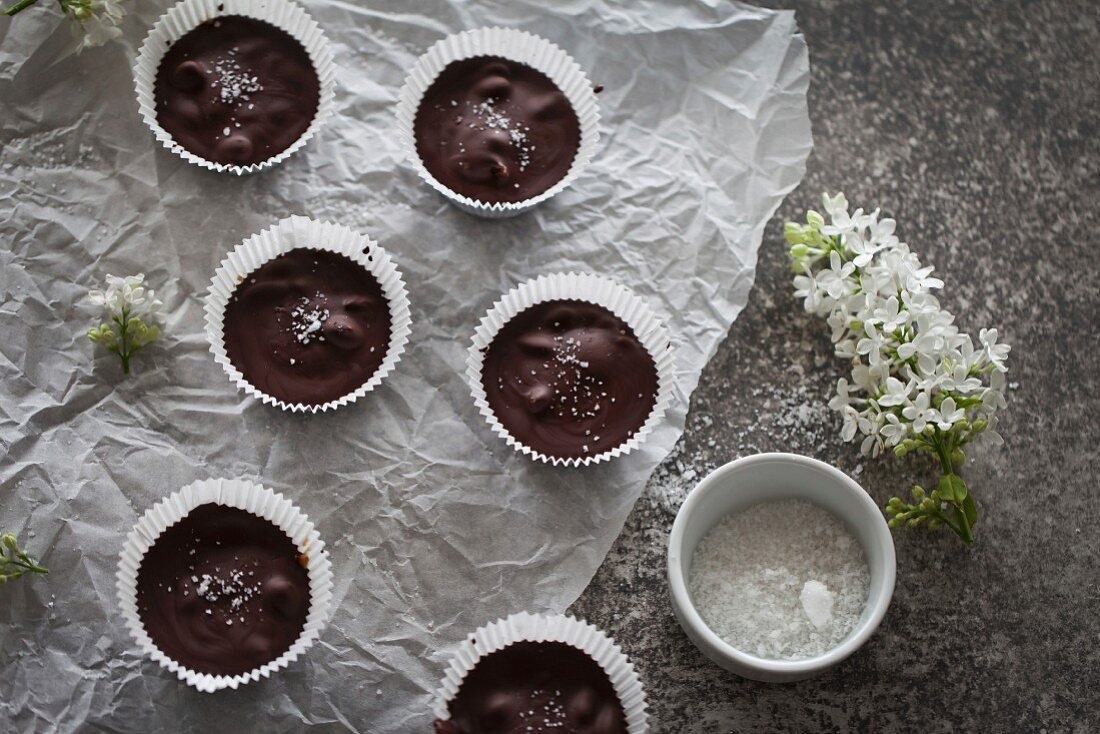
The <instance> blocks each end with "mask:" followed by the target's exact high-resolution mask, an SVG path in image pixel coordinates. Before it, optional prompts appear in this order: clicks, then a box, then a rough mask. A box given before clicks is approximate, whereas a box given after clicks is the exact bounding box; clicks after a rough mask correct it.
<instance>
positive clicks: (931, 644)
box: [572, 0, 1100, 733]
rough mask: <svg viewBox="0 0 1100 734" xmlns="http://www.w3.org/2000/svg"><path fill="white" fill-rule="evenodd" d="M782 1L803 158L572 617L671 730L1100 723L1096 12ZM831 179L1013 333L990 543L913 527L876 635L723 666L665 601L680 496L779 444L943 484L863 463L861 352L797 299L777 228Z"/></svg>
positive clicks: (865, 475) (975, 469)
mask: <svg viewBox="0 0 1100 734" xmlns="http://www.w3.org/2000/svg"><path fill="white" fill-rule="evenodd" d="M767 4H769V5H773V3H767ZM774 5H775V6H776V7H790V6H794V7H795V8H796V10H797V12H798V23H799V26H800V28H801V29H802V31H803V33H804V34H805V36H806V38H807V40H808V42H809V47H810V57H811V65H812V75H813V80H812V84H811V89H810V114H811V119H812V121H813V128H814V139H815V150H814V153H813V155H812V156H811V158H810V164H809V172H808V174H807V176H806V179H805V181H804V182H803V184H802V187H801V188H800V189H799V190H797V191H796V192H794V193H793V194H792V195H791V196H790V197H788V199H787V202H786V203H785V204H784V206H783V207H782V208H781V209H780V211H779V213H778V215H777V216H776V218H775V220H774V221H773V222H772V223H771V225H770V226H769V228H768V230H767V234H766V235H765V240H764V245H763V246H762V247H761V250H760V264H759V269H758V274H757V281H756V286H755V287H754V290H753V293H752V296H751V298H750V302H749V306H748V308H747V309H746V310H745V311H744V313H742V314H741V316H740V318H739V319H738V320H737V322H736V323H735V324H734V326H733V329H732V332H731V333H730V336H729V339H728V340H727V341H726V343H725V344H724V346H723V347H722V348H721V349H720V350H719V352H718V355H717V357H716V358H715V359H714V360H713V361H712V362H711V363H710V365H709V366H708V368H707V369H706V371H705V372H704V375H703V380H702V382H701V384H700V386H699V388H698V390H697V391H696V392H695V396H694V399H693V402H692V407H691V413H690V414H689V417H688V429H687V432H686V433H685V435H684V438H683V440H682V441H681V442H680V444H679V446H678V448H677V450H676V451H675V452H674V453H673V455H672V456H671V457H670V458H669V459H668V461H666V462H665V464H664V465H663V466H662V467H661V468H660V470H658V472H657V473H656V475H655V476H654V477H653V479H652V481H651V482H650V484H649V487H648V488H647V491H646V493H645V495H644V496H643V497H642V499H641V500H640V501H639V503H638V505H637V506H636V507H635V509H634V511H633V514H632V515H631V516H630V519H629V520H628V521H627V525H626V528H625V529H624V530H623V533H622V535H621V537H620V538H619V540H618V541H617V543H616V544H615V546H614V548H613V549H612V552H611V554H610V556H609V557H608V559H607V560H606V561H605V562H604V564H603V566H602V568H601V569H600V571H599V573H598V574H597V576H596V578H595V580H594V581H593V582H592V584H591V586H590V587H589V588H588V590H587V591H586V592H585V593H584V595H583V596H582V597H581V599H580V600H578V601H577V603H576V604H574V605H573V607H572V611H573V613H575V614H578V615H582V616H584V617H586V618H588V619H589V620H591V621H592V622H594V623H596V624H598V625H600V626H601V627H603V628H604V629H606V630H608V631H609V632H610V633H611V634H612V635H613V636H614V637H615V638H616V639H617V640H618V642H619V643H620V644H621V645H622V646H623V647H624V648H625V650H626V651H627V653H628V654H630V655H631V656H632V657H633V658H634V660H635V661H636V663H637V665H638V668H639V671H640V673H641V675H642V676H643V679H644V681H645V684H646V686H647V689H648V692H649V701H650V710H651V713H652V723H653V729H654V731H656V732H684V733H687V732H726V731H736V732H756V731H823V732H830V731H930V732H939V731H990V732H1010V731H1011V732H1015V731H1021V732H1035V731H1043V730H1045V731H1049V732H1062V731H1071V732H1086V731H1097V730H1098V729H1100V653H1098V651H1097V646H1098V644H1100V593H1098V590H1097V583H1098V581H1100V563H1098V559H1097V525H1098V522H1097V521H1098V514H1100V512H1098V502H1100V486H1098V485H1100V482H1098V480H1097V474H1098V473H1100V456H1098V453H1100V452H1098V450H1097V443H1098V439H1100V430H1098V428H1097V419H1096V415H1097V413H1098V411H1100V396H1098V394H1100V377H1098V372H1097V367H1096V364H1097V358H1098V357H1100V348H1098V347H1097V341H1096V329H1097V327H1098V325H1100V296H1098V294H1097V287H1098V284H1100V256H1098V254H1097V251H1098V248H1100V237H1098V235H1097V232H1100V213H1098V212H1100V137H1098V134H1100V129H1098V123H1097V115H1098V113H1100V50H1098V49H1100V5H1098V4H1097V3H1096V2H1095V1H1094V0H1080V1H1078V2H1068V1H1058V2H1053V1H1052V2H1004V1H986V2H974V1H973V0H965V1H963V2H950V3H945V2H935V3H933V2H925V1H924V0H910V1H908V2H894V3H889V5H890V7H889V8H887V7H885V6H886V5H887V4H886V3H881V2H880V1H879V0H861V1H859V2H855V1H847V0H846V1H844V2H826V1H819V2H801V1H798V2H791V1H789V0H788V1H787V2H782V3H774ZM880 6H882V7H880ZM826 189H828V190H835V189H843V190H844V191H846V192H847V194H848V197H849V199H850V200H851V201H852V202H853V203H854V204H856V205H859V204H867V205H870V206H876V205H877V206H881V207H882V208H883V209H884V211H885V212H887V213H888V214H889V215H891V216H894V217H895V218H896V219H897V220H898V230H899V234H900V235H901V237H902V239H903V240H906V241H908V242H909V243H910V245H911V246H913V248H914V249H915V250H917V251H918V252H919V253H921V255H922V256H923V258H924V260H925V261H926V262H927V263H929V264H932V265H934V266H935V267H936V269H937V271H938V274H939V276H940V277H941V278H943V279H944V280H945V281H946V282H947V287H946V289H945V292H944V294H943V298H942V300H943V301H944V302H945V304H946V305H947V306H948V307H949V308H952V309H954V310H955V311H956V313H957V314H958V317H959V318H958V320H959V322H960V324H961V325H962V326H963V327H964V328H966V329H968V330H969V331H971V332H973V333H976V332H977V330H978V329H979V328H981V327H984V326H995V327H997V328H998V329H1000V330H1001V332H1002V334H1004V335H1006V337H1007V340H1008V341H1009V342H1010V343H1011V344H1012V345H1013V352H1012V355H1011V360H1010V372H1009V381H1010V390H1009V394H1008V399H1009V408H1008V410H1007V411H1005V413H1004V422H1003V424H1002V429H1003V431H1002V432H1003V434H1004V435H1005V437H1006V439H1007V445H1006V446H1005V447H1002V448H999V449H998V448H982V449H980V450H976V451H974V452H973V454H972V456H971V460H970V462H969V463H968V466H967V467H966V468H965V474H966V477H967V480H968V482H969V484H970V487H971V490H972V492H973V493H974V495H975V496H976V498H977V502H978V505H979V508H980V512H981V518H980V524H979V526H978V528H977V530H978V536H979V537H978V541H977V543H976V544H975V546H974V548H973V549H971V550H967V549H965V548H964V547H963V546H962V545H961V543H959V542H957V540H956V539H955V538H954V536H951V535H947V534H940V535H937V536H933V537H927V536H926V535H925V534H924V533H923V532H920V533H914V532H906V533H900V532H899V533H896V535H895V537H896V542H897V551H898V579H897V589H896V591H895V595H894V600H893V604H892V605H891V607H890V610H889V612H888V613H887V616H886V619H885V621H884V622H883V625H882V627H881V628H880V629H879V631H878V633H877V634H876V635H875V636H874V637H873V638H872V639H871V641H870V642H869V643H868V644H867V645H866V646H865V647H864V648H863V649H862V650H860V651H859V652H857V653H856V654H855V655H854V656H853V657H852V658H850V659H849V660H848V661H846V662H845V663H843V664H842V665H840V666H839V667H838V668H836V669H834V670H833V671H831V672H829V673H826V674H824V675H822V676H820V677H818V678H816V679H813V680H810V681H806V682H802V683H796V684H789V685H768V684H762V683H753V682H751V681H746V680H743V679H741V678H738V677H736V676H734V675H732V674H728V673H725V672H724V671H722V670H721V669H719V668H717V667H716V666H714V665H713V664H711V663H710V662H709V661H708V660H707V659H705V658H704V657H703V656H702V654H701V653H699V652H698V651H696V650H695V648H694V647H692V645H691V643H690V642H689V641H688V639H687V638H686V637H685V636H684V634H683V633H682V632H681V631H680V628H679V627H678V625H677V623H676V620H675V618H674V617H673V615H672V610H671V607H670V605H669V601H668V592H667V589H666V584H665V547H666V538H667V535H668V530H669V528H670V526H671V523H672V520H673V517H674V515H675V511H676V508H677V507H678V506H679V503H680V501H681V500H682V498H683V496H684V493H685V492H686V491H688V490H690V488H691V487H692V486H693V485H694V484H695V483H696V482H697V481H698V479H699V478H701V477H702V476H703V475H704V474H705V473H706V472H708V471H710V470H711V469H713V468H714V467H716V466H718V465H720V464H723V463H725V462H726V461H729V460H732V459H734V458H737V457H739V456H744V455H746V454H751V453H756V452H759V451H775V450H787V451H795V452H799V453H804V454H808V455H811V456H815V457H817V458H820V459H822V460H824V461H828V462H831V463H833V464H835V465H837V466H839V467H841V468H842V469H844V470H845V471H847V472H849V473H850V474H852V475H853V476H855V477H856V478H857V479H858V480H859V481H860V482H861V483H862V484H863V486H864V487H866V488H867V490H868V491H869V492H870V493H871V494H872V495H873V496H874V497H875V498H876V499H877V500H879V501H880V502H881V501H884V500H885V499H886V498H888V497H889V496H890V495H891V494H893V493H896V492H899V491H901V490H903V489H905V488H906V487H907V486H908V485H909V484H910V483H912V482H913V481H925V482H927V481H930V480H932V479H934V478H935V475H934V471H933V467H931V466H930V465H929V464H927V463H926V462H925V461H923V460H913V461H909V460H906V461H900V460H897V459H894V458H886V459H880V460H875V461H870V460H862V459H861V458H860V457H859V456H858V451H857V449H856V447H854V446H852V445H846V444H842V443H841V442H840V440H839V438H838V437H837V430H838V428H839V421H838V419H837V418H836V417H835V416H834V415H832V414H831V413H830V412H829V411H828V410H827V408H826V407H825V405H824V404H825V402H826V401H827V400H828V397H829V395H830V393H831V391H832V389H833V384H834V383H835V381H836V378H837V377H838V376H840V375H841V374H842V373H843V371H844V366H843V365H842V364H840V363H839V362H838V361H837V360H835V359H833V357H832V356H831V349H830V344H829V341H828V335H827V331H826V328H825V326H824V325H823V324H822V323H821V322H819V321H817V320H815V319H812V318H810V317H808V316H807V315H806V314H805V313H804V312H803V311H802V310H801V306H800V304H799V303H798V302H796V301H795V299H794V297H793V296H792V293H791V291H792V288H791V284H790V275H789V273H788V272H787V270H786V263H785V253H784V248H783V244H782V235H781V224H782V221H783V220H784V219H790V218H794V217H798V216H800V215H801V213H802V211H803V210H804V209H805V208H807V207H809V206H817V205H818V201H819V194H820V192H821V191H822V190H826Z"/></svg>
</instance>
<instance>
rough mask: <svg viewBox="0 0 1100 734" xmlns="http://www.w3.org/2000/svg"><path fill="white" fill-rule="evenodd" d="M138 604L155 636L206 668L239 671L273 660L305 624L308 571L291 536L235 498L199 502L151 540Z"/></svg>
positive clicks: (187, 661)
mask: <svg viewBox="0 0 1100 734" xmlns="http://www.w3.org/2000/svg"><path fill="white" fill-rule="evenodd" d="M137 603H138V614H139V616H140V618H141V623H142V625H144V627H145V631H146V633H148V635H149V637H150V639H152V641H153V644H155V645H156V646H157V647H158V648H160V650H161V652H163V653H164V654H165V655H167V656H168V657H169V658H171V659H172V660H175V661H176V662H178V663H180V664H181V665H184V666H186V667H188V668H190V669H192V670H196V671H198V672H200V673H210V674H213V675H238V674H241V673H247V672H248V671H250V670H253V669H255V668H258V667H259V666H261V665H263V664H264V663H268V662H271V661H272V660H275V659H276V658H278V657H279V656H280V655H282V654H283V653H284V652H286V651H287V650H288V649H289V648H290V646H291V645H292V644H294V641H295V640H297V639H298V636H299V635H301V633H302V630H303V629H304V628H305V623H306V616H307V615H308V613H309V575H308V574H307V572H306V570H305V568H304V558H303V557H302V556H301V555H300V554H299V553H298V549H297V548H296V547H295V545H294V543H293V542H292V541H291V539H290V538H289V537H288V536H287V534H286V533H284V532H283V531H282V530H281V529H280V528H279V527H277V526H276V525H274V524H272V523H271V522H269V521H267V520H265V519H263V518H262V517H259V516H257V515H253V514H252V513H250V512H247V511H245V510H241V509H238V508H235V507H226V506H224V505H217V504H213V503H211V504H205V505H199V506H198V507H196V508H195V509H193V510H191V512H189V513H188V514H187V516H186V517H184V518H183V519H182V520H180V521H179V522H177V523H176V524H175V525H172V526H171V527H169V528H168V529H166V530H165V531H164V532H163V533H161V534H160V536H159V537H158V538H157V539H156V540H155V541H154V542H153V545H152V547H150V548H149V550H148V552H146V554H145V557H144V558H143V559H142V561H141V566H140V567H139V568H138V577H137Z"/></svg>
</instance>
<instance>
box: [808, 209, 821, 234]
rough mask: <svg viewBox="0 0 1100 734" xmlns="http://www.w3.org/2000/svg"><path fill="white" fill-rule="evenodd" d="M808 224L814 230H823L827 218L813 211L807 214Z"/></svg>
mask: <svg viewBox="0 0 1100 734" xmlns="http://www.w3.org/2000/svg"><path fill="white" fill-rule="evenodd" d="M806 223H807V224H809V225H810V226H811V227H813V228H814V229H821V228H822V227H824V226H825V217H823V216H821V215H820V214H818V213H817V212H815V211H814V210H813V209H811V210H809V211H808V212H806Z"/></svg>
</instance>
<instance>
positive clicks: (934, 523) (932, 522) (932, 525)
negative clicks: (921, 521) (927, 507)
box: [928, 517, 943, 530]
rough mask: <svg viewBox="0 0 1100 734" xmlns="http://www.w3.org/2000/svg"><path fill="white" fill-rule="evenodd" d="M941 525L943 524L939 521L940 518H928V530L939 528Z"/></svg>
mask: <svg viewBox="0 0 1100 734" xmlns="http://www.w3.org/2000/svg"><path fill="white" fill-rule="evenodd" d="M941 525H943V523H942V522H940V520H938V519H937V518H934V517H930V518H928V529H929V530H939V529H940V526H941Z"/></svg>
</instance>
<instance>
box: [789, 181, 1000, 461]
mask: <svg viewBox="0 0 1100 734" xmlns="http://www.w3.org/2000/svg"><path fill="white" fill-rule="evenodd" d="M822 204H823V207H824V210H825V214H824V216H823V215H821V214H818V213H817V212H810V213H808V214H807V223H806V224H805V225H801V224H795V223H789V224H788V225H787V226H786V227H785V228H784V234H785V236H786V237H787V239H788V241H789V242H790V244H791V259H792V267H793V268H794V270H795V272H796V275H795V279H794V280H795V288H796V290H795V295H796V297H798V298H800V299H802V301H803V304H804V306H805V308H806V311H808V312H810V313H814V314H818V315H820V316H823V317H825V318H826V320H827V322H828V324H829V327H830V329H831V332H832V341H833V344H834V348H835V349H834V351H835V353H836V355H837V356H838V357H841V358H844V359H848V360H851V361H852V362H853V365H852V371H851V375H850V378H849V379H845V380H841V381H840V382H838V384H837V393H836V396H835V397H834V398H833V400H831V401H830V403H829V404H830V407H832V408H833V409H834V410H836V411H838V412H840V413H841V414H842V415H843V416H844V425H843V429H842V435H843V437H844V438H845V440H852V439H854V438H855V436H856V434H857V433H858V434H861V435H863V436H864V441H863V450H864V452H866V453H875V452H877V451H880V450H881V445H882V444H883V443H887V444H889V445H892V446H897V445H898V443H899V442H900V441H901V440H903V438H904V437H905V436H913V437H919V436H922V435H923V434H924V432H925V430H926V429H928V428H929V427H932V428H934V429H936V430H940V431H950V430H952V429H954V428H955V427H956V426H971V425H973V424H974V423H975V421H976V420H977V419H978V418H982V419H983V420H984V421H985V423H984V427H985V432H987V433H990V434H991V435H990V438H993V434H992V432H991V428H992V425H991V423H990V418H991V417H992V415H993V413H995V412H996V410H998V409H999V408H1000V407H1002V405H1003V403H1004V397H1003V391H1004V372H1005V371H1006V369H1007V368H1006V365H1005V363H1006V360H1007V357H1008V353H1009V347H1008V345H1006V344H1002V343H1000V342H999V341H998V339H999V334H998V332H997V330H996V329H983V330H981V332H980V333H979V341H980V342H981V348H980V349H975V348H974V344H973V342H972V341H971V339H970V337H969V336H968V335H967V334H960V333H959V330H958V327H957V326H956V325H955V323H954V322H955V317H954V315H953V314H951V313H950V312H949V311H947V310H946V309H944V308H943V307H942V306H941V305H940V303H939V301H938V300H937V299H936V297H935V296H934V295H932V293H931V291H932V290H935V289H938V288H942V287H943V281H942V280H940V279H939V278H936V277H935V276H934V274H933V269H932V267H930V266H926V265H924V264H922V263H921V261H920V258H919V257H918V256H917V255H916V253H914V252H912V251H911V250H910V249H909V246H908V245H906V244H905V243H904V242H901V241H899V239H898V237H897V235H896V234H895V230H896V226H897V225H896V223H895V222H894V220H893V219H884V218H881V217H880V212H879V210H877V209H876V210H874V211H872V212H870V213H864V211H863V210H862V209H857V210H856V211H855V212H853V213H849V211H848V200H847V198H846V197H845V196H844V195H843V194H837V195H835V196H829V195H825V196H824V197H822ZM861 394H862V395H863V396H864V397H863V398H862V399H861V398H860V397H859V396H860V395H861ZM970 396H974V397H977V398H979V400H973V399H971V400H969V401H964V402H962V403H960V402H959V401H960V400H962V399H963V398H968V397H970ZM868 398H874V399H868ZM960 430H962V429H960ZM967 430H971V429H967ZM974 430H975V434H976V433H981V432H982V431H981V430H978V429H974ZM971 437H976V435H975V436H971V435H970V434H967V437H966V440H967V441H968V440H969V439H970V438H971ZM994 440H995V439H994ZM963 442H965V441H963Z"/></svg>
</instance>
